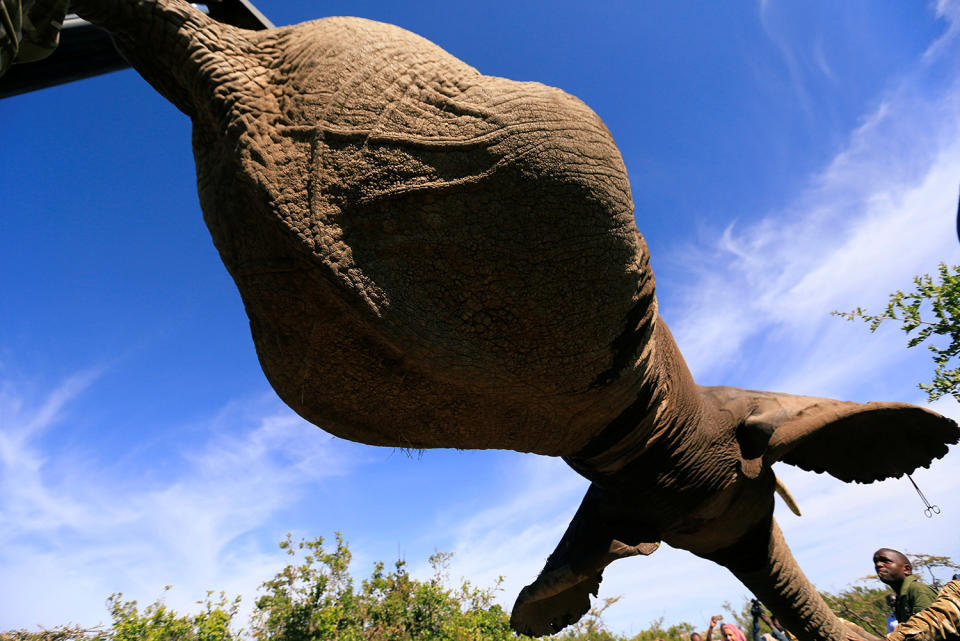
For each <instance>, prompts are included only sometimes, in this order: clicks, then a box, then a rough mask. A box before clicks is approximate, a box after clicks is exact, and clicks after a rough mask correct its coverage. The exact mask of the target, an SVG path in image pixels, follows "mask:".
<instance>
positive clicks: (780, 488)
mask: <svg viewBox="0 0 960 641" xmlns="http://www.w3.org/2000/svg"><path fill="white" fill-rule="evenodd" d="M773 478H774V479H775V480H776V481H777V485H776V487H775V488H774V489H775V490H776V492H777V494H779V495H780V498H782V499H783V502H784V503H786V505H787V507H788V508H790V511H791V512H793V513H794V514H796V515H797V516H803V515H802V514H800V508H799V507H797V502H796V501H794V500H793V497H792V496H791V495H790V490H788V489H787V488H786V486H785V485H784V484H783V482H782V481H781V480H780V479H779V478H778V477H777V476H774V477H773Z"/></svg>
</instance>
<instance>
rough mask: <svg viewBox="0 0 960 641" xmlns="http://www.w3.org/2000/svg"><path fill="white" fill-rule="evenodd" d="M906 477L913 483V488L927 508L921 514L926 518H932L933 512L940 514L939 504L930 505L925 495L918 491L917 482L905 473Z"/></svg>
mask: <svg viewBox="0 0 960 641" xmlns="http://www.w3.org/2000/svg"><path fill="white" fill-rule="evenodd" d="M907 478H908V479H910V482H911V483H912V484H913V489H915V490H916V491H917V494H919V495H920V499H921V500H922V501H923V504H924V505H926V506H927V509H925V510H924V511H923V515H924V516H925V517H927V518H928V519H931V518H933V515H934V514H940V506H939V505H931V504H930V501H928V500H927V497H925V496H924V495H923V492H921V491H920V487H919V486H917V482H916V481H914V480H913V477H912V476H910V475H909V474H907Z"/></svg>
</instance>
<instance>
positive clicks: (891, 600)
mask: <svg viewBox="0 0 960 641" xmlns="http://www.w3.org/2000/svg"><path fill="white" fill-rule="evenodd" d="M896 605H897V595H896V594H894V593H893V592H887V607H888V608H890V609H891V610H892V609H893V608H895V607H896Z"/></svg>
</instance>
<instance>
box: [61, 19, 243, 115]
mask: <svg viewBox="0 0 960 641" xmlns="http://www.w3.org/2000/svg"><path fill="white" fill-rule="evenodd" d="M71 10H72V11H75V12H76V13H77V15H79V16H80V17H81V18H84V19H85V20H88V21H90V22H92V23H93V24H95V25H97V26H98V27H100V28H102V29H105V30H106V31H108V32H109V33H110V35H111V36H112V37H113V41H114V44H115V45H116V47H117V50H118V51H119V52H120V54H121V55H122V56H123V57H124V58H126V59H127V61H128V62H129V63H130V64H131V66H133V68H134V69H136V70H137V72H138V73H139V74H140V75H141V76H143V78H144V79H145V80H147V82H149V83H150V84H151V85H152V86H153V87H154V88H155V89H156V90H157V91H158V92H160V94H162V95H163V96H164V97H165V98H167V99H168V100H169V101H170V102H172V103H173V104H174V105H175V106H176V107H177V108H178V109H180V111H182V112H184V113H185V114H187V115H188V116H190V117H191V118H194V119H195V118H196V117H197V116H202V115H204V113H203V112H204V111H209V110H210V109H214V110H215V109H216V105H217V102H223V101H224V100H225V99H226V97H227V96H228V95H229V91H228V89H229V83H222V82H221V83H218V82H216V81H214V78H215V76H217V75H226V74H232V75H234V76H239V75H241V74H240V73H238V72H242V71H245V70H247V69H249V68H250V67H252V66H253V65H251V64H249V63H245V62H244V61H246V60H248V59H250V58H251V56H250V55H249V50H250V49H251V47H250V45H249V43H248V42H247V41H246V40H245V38H243V36H242V33H243V32H242V31H240V30H238V29H235V28H233V27H230V26H229V25H224V24H221V23H218V22H216V21H215V20H213V19H212V18H210V17H208V16H207V15H206V14H204V13H203V12H202V11H200V10H198V9H196V8H194V7H192V6H191V5H190V4H188V3H187V2H184V1H183V0H72V2H71ZM238 80H239V78H238ZM244 80H248V79H246V78H244ZM218 85H219V86H220V92H219V94H218V96H212V95H210V94H211V88H213V87H216V86H218ZM218 97H219V98H220V100H217V98H218ZM221 112H222V110H221ZM211 115H216V114H211Z"/></svg>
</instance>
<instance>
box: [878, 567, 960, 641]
mask: <svg viewBox="0 0 960 641" xmlns="http://www.w3.org/2000/svg"><path fill="white" fill-rule="evenodd" d="M886 641H960V581H951V582H950V583H947V584H946V585H945V586H943V589H942V590H940V593H939V594H938V595H937V598H936V600H935V601H934V602H933V604H932V605H930V606H929V607H928V608H926V609H925V610H923V611H921V612H918V613H917V614H915V615H913V616H912V617H910V618H909V619H907V620H906V621H904V622H903V623H901V624H900V625H898V626H897V628H896V629H895V630H894V631H893V632H891V633H890V634H888V635H887V636H886Z"/></svg>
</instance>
